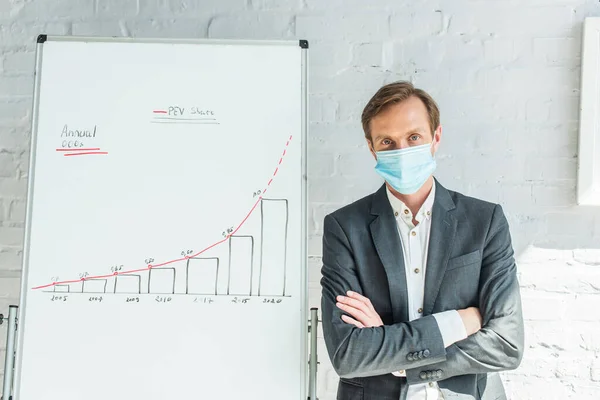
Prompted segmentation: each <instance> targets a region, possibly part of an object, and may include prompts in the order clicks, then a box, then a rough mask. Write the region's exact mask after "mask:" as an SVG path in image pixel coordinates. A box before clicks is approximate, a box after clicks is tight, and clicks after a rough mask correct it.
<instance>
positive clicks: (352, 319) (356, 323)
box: [342, 315, 365, 328]
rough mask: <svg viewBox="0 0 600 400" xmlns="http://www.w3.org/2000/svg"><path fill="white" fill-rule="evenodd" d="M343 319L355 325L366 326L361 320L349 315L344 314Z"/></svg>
mask: <svg viewBox="0 0 600 400" xmlns="http://www.w3.org/2000/svg"><path fill="white" fill-rule="evenodd" d="M342 320H343V321H344V322H345V323H347V324H352V325H355V326H357V327H359V328H364V327H365V326H364V325H363V324H361V323H360V322H359V321H357V320H355V319H354V318H350V317H349V316H347V315H342Z"/></svg>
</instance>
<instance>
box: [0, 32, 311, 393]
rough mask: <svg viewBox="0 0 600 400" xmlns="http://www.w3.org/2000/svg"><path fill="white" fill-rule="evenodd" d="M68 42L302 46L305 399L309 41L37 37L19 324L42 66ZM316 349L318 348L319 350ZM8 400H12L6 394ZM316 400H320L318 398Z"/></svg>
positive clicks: (17, 374) (17, 377) (19, 341)
mask: <svg viewBox="0 0 600 400" xmlns="http://www.w3.org/2000/svg"><path fill="white" fill-rule="evenodd" d="M48 41H53V42H58V41H63V42H64V41H67V42H113V43H114V42H125V43H166V44H221V45H222V44H226V45H255V46H259V45H264V46H282V45H283V46H299V47H300V48H301V77H300V80H301V82H300V85H301V95H302V99H301V117H300V118H301V136H302V148H301V171H302V173H301V175H302V176H301V196H300V197H301V206H300V208H301V218H302V221H301V238H302V244H301V254H302V260H301V263H300V267H301V279H302V282H301V283H302V289H301V291H300V296H301V300H300V302H301V311H300V318H301V327H302V332H301V340H300V343H299V350H300V355H301V360H302V365H300V366H299V368H300V371H301V382H298V383H299V385H300V391H299V398H298V400H305V399H306V398H307V392H308V375H309V374H308V357H309V356H308V329H309V323H308V317H309V316H308V245H307V238H308V236H307V234H308V185H307V179H308V178H307V176H308V175H307V163H308V160H307V155H308V151H307V149H308V144H307V139H308V126H309V124H308V42H307V41H305V40H240V39H180V38H178V39H175V38H132V37H95V36H67V35H65V36H54V35H39V36H38V37H37V45H36V56H35V70H34V88H33V105H32V116H31V118H32V119H31V143H30V152H29V178H28V183H27V194H26V196H27V203H26V211H25V232H24V240H23V260H22V268H21V294H20V299H19V313H18V321H24V320H25V313H26V311H27V289H28V287H29V286H28V282H27V276H28V272H29V245H30V234H31V212H32V203H33V196H34V181H35V176H34V175H35V174H34V171H35V161H36V157H35V149H36V145H37V134H38V116H39V97H40V82H41V67H42V59H43V45H44V43H45V42H48ZM23 334H24V327H22V328H20V329H19V328H18V329H17V338H16V346H15V367H14V375H13V376H14V381H13V385H12V389H13V390H12V393H11V394H12V395H13V397H12V398H13V399H15V400H19V394H20V393H19V389H20V381H21V365H22V357H21V355H22V348H23ZM315 350H316V349H315ZM3 397H4V398H8V397H9V396H7V395H6V394H3ZM314 400H316V399H314Z"/></svg>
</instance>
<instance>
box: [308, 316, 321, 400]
mask: <svg viewBox="0 0 600 400" xmlns="http://www.w3.org/2000/svg"><path fill="white" fill-rule="evenodd" d="M318 325H319V316H318V314H317V309H316V308H311V309H310V322H309V324H308V332H309V333H310V356H309V361H308V371H309V376H308V400H319V399H318V398H317V365H318V364H319V362H318V360H317V326H318Z"/></svg>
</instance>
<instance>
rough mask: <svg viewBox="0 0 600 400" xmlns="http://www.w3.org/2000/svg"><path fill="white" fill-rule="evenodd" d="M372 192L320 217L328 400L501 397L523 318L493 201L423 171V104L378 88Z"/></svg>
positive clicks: (406, 88)
mask: <svg viewBox="0 0 600 400" xmlns="http://www.w3.org/2000/svg"><path fill="white" fill-rule="evenodd" d="M362 124H363V129H364V131H365V136H366V140H367V143H368V146H369V149H370V151H371V153H372V154H373V156H374V157H375V159H376V161H377V163H376V167H375V170H376V172H377V173H379V175H381V176H382V177H383V178H384V180H385V184H383V185H382V186H381V188H380V189H379V190H378V191H377V192H375V193H373V194H371V195H369V196H367V197H364V198H362V199H360V200H358V201H356V202H354V203H352V204H350V205H347V206H345V207H343V208H341V209H339V210H337V211H335V212H333V213H331V214H329V215H327V216H326V217H325V220H324V235H323V267H322V279H321V285H322V319H323V331H324V336H325V343H326V345H327V350H328V353H329V357H330V359H331V362H332V364H333V367H334V368H335V370H336V372H337V373H338V375H339V376H340V383H339V386H338V396H337V398H338V400H354V399H365V400H384V399H385V400H388V399H390V400H391V399H394V400H395V399H401V400H439V399H482V400H488V399H489V400H497V399H506V394H505V392H504V387H503V385H502V381H501V379H500V376H499V375H498V371H503V370H508V369H514V368H517V366H518V365H519V364H520V362H521V358H522V355H523V339H524V333H523V317H522V311H521V298H520V294H519V286H518V282H517V277H516V265H515V261H514V257H513V254H514V252H513V248H512V244H511V237H510V233H509V226H508V222H507V220H506V218H505V216H504V213H503V211H502V208H501V206H500V205H496V204H492V203H489V202H485V201H482V200H478V199H475V198H472V197H467V196H464V195H462V194H460V193H457V192H453V191H450V190H448V189H446V188H444V187H443V186H442V185H441V184H440V183H439V182H438V181H437V179H435V178H434V177H433V176H432V173H433V172H434V170H435V168H436V161H435V158H434V155H435V153H436V152H437V150H438V147H439V145H440V140H441V136H442V128H441V126H440V114H439V111H438V107H437V105H436V103H435V101H434V100H433V99H432V98H431V97H430V96H429V95H428V94H427V93H426V92H424V91H423V90H420V89H416V88H414V87H413V85H412V84H410V83H409V82H396V83H392V84H388V85H386V86H384V87H382V88H381V89H379V91H377V93H375V95H374V96H373V97H372V98H371V100H370V101H369V103H368V104H367V105H366V107H365V109H364V111H363V114H362Z"/></svg>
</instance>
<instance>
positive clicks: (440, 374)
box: [435, 369, 442, 378]
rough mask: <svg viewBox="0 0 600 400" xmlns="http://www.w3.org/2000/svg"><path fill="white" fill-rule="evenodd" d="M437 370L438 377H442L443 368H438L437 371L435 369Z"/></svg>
mask: <svg viewBox="0 0 600 400" xmlns="http://www.w3.org/2000/svg"><path fill="white" fill-rule="evenodd" d="M435 372H436V375H437V377H438V378H441V377H442V370H441V369H438V370H437V371H435Z"/></svg>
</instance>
